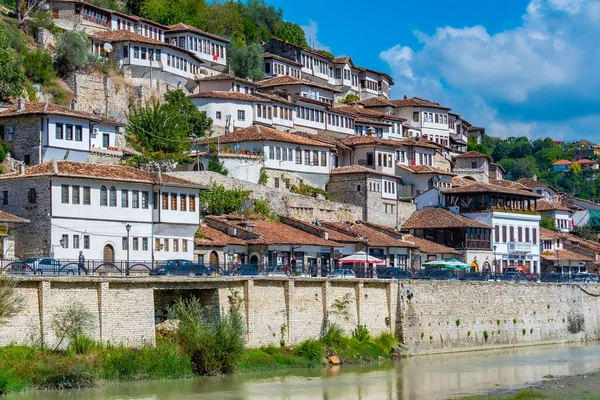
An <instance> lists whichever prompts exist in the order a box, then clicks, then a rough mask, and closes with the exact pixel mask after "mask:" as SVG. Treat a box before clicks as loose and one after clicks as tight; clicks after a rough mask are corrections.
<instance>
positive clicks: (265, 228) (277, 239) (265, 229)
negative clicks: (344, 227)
mask: <svg viewBox="0 0 600 400" xmlns="http://www.w3.org/2000/svg"><path fill="white" fill-rule="evenodd" d="M252 223H253V224H255V226H254V228H253V229H252V232H254V233H256V234H259V235H260V239H251V240H248V241H247V242H248V244H285V245H306V246H323V247H340V244H339V243H337V242H335V241H333V240H326V239H323V238H320V237H318V236H315V235H311V234H310V233H307V232H304V231H302V230H300V229H297V228H294V227H292V226H289V225H286V224H284V223H281V222H274V221H264V220H258V219H256V220H252Z"/></svg>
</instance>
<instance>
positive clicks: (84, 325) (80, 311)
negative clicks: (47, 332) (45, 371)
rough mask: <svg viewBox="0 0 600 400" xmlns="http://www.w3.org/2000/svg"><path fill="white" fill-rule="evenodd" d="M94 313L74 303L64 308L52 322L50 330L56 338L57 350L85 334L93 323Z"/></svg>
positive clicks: (55, 315)
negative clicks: (66, 342)
mask: <svg viewBox="0 0 600 400" xmlns="http://www.w3.org/2000/svg"><path fill="white" fill-rule="evenodd" d="M92 319H93V316H92V313H91V312H89V311H88V310H86V309H85V307H84V306H83V304H81V303H73V304H70V305H68V306H65V307H62V308H60V309H59V310H58V312H57V313H56V314H54V316H53V317H52V320H50V328H52V331H53V332H54V335H55V336H56V340H57V342H56V346H55V350H56V349H58V348H60V347H61V345H62V344H63V343H64V342H65V341H69V342H71V341H72V340H73V339H74V338H77V337H78V336H82V335H84V334H85V332H86V330H87V329H88V328H89V327H90V325H91V323H92Z"/></svg>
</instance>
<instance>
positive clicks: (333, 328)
mask: <svg viewBox="0 0 600 400" xmlns="http://www.w3.org/2000/svg"><path fill="white" fill-rule="evenodd" d="M343 339H344V331H343V330H342V328H340V327H339V326H338V325H337V324H331V325H329V329H328V330H327V333H325V335H323V337H322V338H321V341H322V342H323V343H325V344H326V345H327V346H339V345H340V344H341V343H342V341H343Z"/></svg>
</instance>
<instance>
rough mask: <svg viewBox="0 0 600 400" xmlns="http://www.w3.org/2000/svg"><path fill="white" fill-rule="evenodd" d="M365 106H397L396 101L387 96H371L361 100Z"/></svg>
mask: <svg viewBox="0 0 600 400" xmlns="http://www.w3.org/2000/svg"><path fill="white" fill-rule="evenodd" d="M360 103H362V104H363V105H364V106H365V107H395V106H394V103H392V102H391V101H390V100H388V99H386V98H385V97H371V98H370V99H365V100H361V101H360Z"/></svg>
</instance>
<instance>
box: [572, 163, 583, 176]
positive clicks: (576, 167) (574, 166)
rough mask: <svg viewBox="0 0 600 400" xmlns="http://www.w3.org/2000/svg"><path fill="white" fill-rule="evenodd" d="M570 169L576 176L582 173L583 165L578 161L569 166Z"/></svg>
mask: <svg viewBox="0 0 600 400" xmlns="http://www.w3.org/2000/svg"><path fill="white" fill-rule="evenodd" d="M569 169H570V170H571V172H572V173H573V175H575V176H580V175H581V165H580V164H579V163H576V162H574V163H572V164H571V166H570V167H569Z"/></svg>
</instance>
